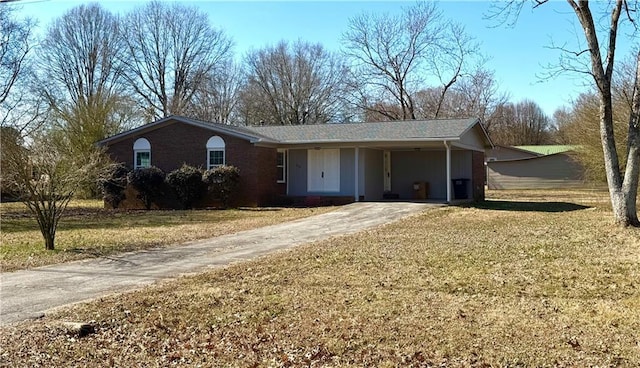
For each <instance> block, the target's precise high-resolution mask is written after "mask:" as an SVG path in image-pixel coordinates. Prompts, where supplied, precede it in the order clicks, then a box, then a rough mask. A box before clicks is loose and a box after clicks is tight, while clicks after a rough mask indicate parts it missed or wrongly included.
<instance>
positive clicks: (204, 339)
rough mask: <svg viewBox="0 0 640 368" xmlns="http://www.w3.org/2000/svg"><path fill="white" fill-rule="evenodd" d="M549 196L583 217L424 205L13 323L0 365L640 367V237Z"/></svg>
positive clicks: (603, 214) (531, 197)
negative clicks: (86, 326)
mask: <svg viewBox="0 0 640 368" xmlns="http://www.w3.org/2000/svg"><path fill="white" fill-rule="evenodd" d="M547 192H548V191H547ZM549 193H550V194H551V195H550V196H549V200H548V201H551V202H560V203H573V204H577V205H581V206H584V207H588V208H585V209H577V210H570V211H564V212H562V211H544V210H539V211H534V210H526V211H521V210H518V209H517V208H516V209H512V210H510V209H508V208H504V206H499V207H500V208H477V207H448V208H441V209H431V210H427V211H426V212H424V213H422V214H419V215H415V216H412V217H409V218H406V219H404V220H402V221H399V222H396V223H393V224H389V225H386V226H381V227H377V228H374V229H370V230H368V231H364V232H361V233H359V234H354V235H350V236H345V237H336V238H332V239H329V240H326V241H322V242H318V243H314V244H309V245H306V246H303V247H299V248H295V249H293V250H290V251H286V252H280V253H277V254H274V255H271V256H267V257H263V258H261V259H258V260H255V261H250V262H242V263H238V264H234V265H231V266H228V267H225V268H222V269H218V270H213V271H210V272H206V273H203V274H200V275H197V276H190V277H183V278H180V279H178V280H175V281H171V282H166V283H163V284H160V285H156V286H154V287H149V288H146V289H143V290H137V291H134V292H130V293H125V294H120V295H116V296H109V297H104V298H100V299H99V300H97V301H94V302H91V303H85V304H78V305H75V306H73V307H69V308H65V309H62V310H60V311H58V312H57V313H56V314H54V315H51V316H47V317H45V318H44V319H42V320H38V321H32V322H25V323H21V324H18V325H15V326H10V327H5V328H2V329H0V336H3V337H2V338H3V341H2V351H0V363H1V364H0V365H2V364H4V365H6V366H33V367H38V366H58V365H61V366H181V367H190V366H242V367H247V366H254V367H273V366H285V367H286V366H296V367H297V366H332V367H362V366H376V367H398V366H403V367H404V366H408V367H427V366H447V367H468V366H474V367H489V366H576V367H577V366H579V367H582V366H623V367H637V366H640V348H639V346H640V289H639V285H640V271H639V270H640V256H639V255H640V230H638V229H631V228H627V229H620V228H617V227H614V226H613V225H612V219H611V214H610V212H609V210H608V209H607V208H608V205H607V203H606V201H603V200H596V199H594V196H591V195H589V196H585V200H583V199H582V197H581V195H582V194H583V193H580V192H576V193H575V194H577V195H576V197H575V199H574V198H572V197H571V196H572V195H574V192H566V193H564V194H563V195H560V194H558V193H557V192H549ZM542 194H543V193H541V192H527V193H520V195H519V196H517V195H516V194H515V192H505V193H499V192H498V193H490V195H491V196H492V199H493V200H499V201H525V202H526V201H532V202H535V201H538V202H544V201H545V198H544V196H543V195H542ZM512 196H513V197H512ZM604 198H606V196H604ZM489 207H490V206H489ZM60 321H81V322H89V321H93V322H92V323H93V324H94V325H95V326H96V333H95V334H93V335H89V336H87V337H84V338H78V337H77V336H75V335H73V334H71V333H69V332H68V331H67V330H66V329H65V328H63V327H62V326H61V324H60Z"/></svg>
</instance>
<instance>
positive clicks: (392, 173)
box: [251, 119, 491, 202]
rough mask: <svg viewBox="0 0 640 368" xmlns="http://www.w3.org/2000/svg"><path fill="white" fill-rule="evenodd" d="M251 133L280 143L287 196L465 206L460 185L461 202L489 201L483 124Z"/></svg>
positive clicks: (487, 143)
mask: <svg viewBox="0 0 640 368" xmlns="http://www.w3.org/2000/svg"><path fill="white" fill-rule="evenodd" d="M251 130H252V131H254V132H256V133H259V134H261V135H264V136H267V137H270V138H272V139H274V140H276V141H278V142H279V143H278V145H277V148H278V150H279V151H280V152H282V154H283V156H284V157H285V159H283V161H284V162H286V164H285V166H286V167H285V171H286V179H285V180H284V181H285V183H286V194H287V195H288V196H296V197H305V196H320V197H322V196H333V197H350V198H352V199H353V200H354V201H378V200H383V199H399V200H415V199H420V200H422V199H426V200H433V201H439V202H451V201H453V200H454V199H463V198H456V196H454V184H453V180H455V179H459V180H457V182H458V183H459V184H461V185H464V187H463V188H464V190H463V191H462V192H461V193H458V194H459V197H460V194H461V196H462V197H467V198H468V199H475V200H480V199H484V173H485V172H484V150H485V148H489V147H491V141H490V140H489V137H488V136H487V134H486V132H485V130H484V128H483V127H482V124H481V123H480V121H479V120H478V119H459V120H458V119H456V120H411V121H393V122H380V123H360V124H324V125H312V126H269V127H252V128H251ZM427 187H428V188H427Z"/></svg>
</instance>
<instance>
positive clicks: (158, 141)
mask: <svg viewBox="0 0 640 368" xmlns="http://www.w3.org/2000/svg"><path fill="white" fill-rule="evenodd" d="M214 135H217V136H220V137H221V138H222V139H224V142H225V162H226V164H227V165H233V166H236V167H237V168H238V169H239V170H240V189H239V193H238V195H237V198H238V200H237V201H236V203H233V204H234V205H239V206H261V205H268V204H271V203H272V202H273V201H274V200H275V196H276V193H277V191H278V184H277V183H276V180H277V179H276V175H277V169H276V159H277V157H276V149H275V148H265V147H256V146H254V145H253V144H251V143H250V142H248V141H246V140H244V139H240V138H236V137H233V136H229V135H225V134H218V133H216V132H213V131H210V130H207V129H204V128H200V127H196V126H193V125H189V124H184V123H180V122H168V123H167V124H162V125H159V126H156V127H154V128H152V129H150V130H147V131H144V130H143V131H141V132H138V133H137V134H133V135H131V136H129V137H126V138H124V139H123V140H120V141H118V142H115V143H112V144H109V145H108V148H107V153H108V154H109V155H110V156H111V158H112V159H113V160H114V161H116V162H123V163H124V164H125V165H127V166H128V167H129V168H133V143H134V142H135V141H136V139H138V138H146V139H147V140H148V141H149V143H150V144H151V164H152V165H153V166H157V167H159V168H160V169H162V170H163V171H165V172H167V173H169V172H170V171H172V170H175V169H177V168H179V167H180V166H182V164H183V163H186V164H188V165H191V166H195V167H201V168H203V169H206V166H207V148H206V144H207V141H208V140H209V138H211V137H212V136H214Z"/></svg>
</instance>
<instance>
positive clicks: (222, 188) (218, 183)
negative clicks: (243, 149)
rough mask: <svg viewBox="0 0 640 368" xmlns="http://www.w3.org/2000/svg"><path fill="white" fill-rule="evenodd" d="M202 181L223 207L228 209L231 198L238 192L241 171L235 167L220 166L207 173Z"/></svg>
mask: <svg viewBox="0 0 640 368" xmlns="http://www.w3.org/2000/svg"><path fill="white" fill-rule="evenodd" d="M202 180H203V181H204V182H205V183H206V184H207V186H208V189H209V192H210V193H211V194H213V196H215V197H216V198H218V199H220V201H221V202H222V205H223V207H225V208H227V207H229V203H230V201H231V198H232V197H233V195H234V194H235V193H236V192H237V191H238V188H239V185H240V170H238V168H237V167H235V166H226V165H222V166H218V167H216V168H213V169H209V170H207V171H205V172H204V174H203V175H202Z"/></svg>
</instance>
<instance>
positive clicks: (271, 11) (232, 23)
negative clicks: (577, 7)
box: [20, 0, 631, 115]
mask: <svg viewBox="0 0 640 368" xmlns="http://www.w3.org/2000/svg"><path fill="white" fill-rule="evenodd" d="M20 3H21V6H22V11H21V13H22V14H23V15H25V16H31V17H33V18H36V19H38V20H39V23H40V26H41V27H42V28H44V27H46V25H47V24H48V23H49V22H50V21H51V20H52V19H54V18H56V17H58V16H61V15H62V14H64V12H66V11H67V10H69V9H70V8H72V7H74V6H76V5H78V4H81V3H83V1H79V0H76V1H64V0H23V1H21V2H20ZM100 3H101V4H102V5H103V6H105V7H106V8H107V9H109V10H111V11H113V12H115V13H123V12H126V11H128V10H130V9H132V8H134V7H136V6H138V5H141V4H143V2H140V1H123V0H120V1H118V0H107V1H104V0H103V1H101V2H100ZM184 3H187V4H190V5H195V6H197V7H198V8H200V9H202V10H203V11H205V12H207V13H208V14H209V18H210V21H211V23H212V24H213V25H214V26H215V27H217V28H221V29H223V30H224V31H225V32H226V33H227V35H228V36H230V37H231V38H232V39H233V40H234V43H235V51H236V54H237V55H239V56H241V55H243V54H244V53H245V52H246V51H247V50H250V49H252V48H260V47H262V46H265V45H271V44H275V43H277V42H278V41H280V40H290V41H294V40H297V39H302V40H305V41H310V42H318V43H321V44H323V45H324V46H325V47H326V48H327V49H329V50H335V51H338V50H339V48H340V38H341V35H342V33H343V32H344V31H345V30H346V29H347V24H348V21H349V18H350V17H353V16H355V15H358V14H360V13H361V12H364V11H367V12H375V13H384V12H387V13H395V12H399V11H400V10H401V8H402V7H403V6H410V5H411V4H412V2H401V1H395V2H383V1H352V2H339V1H278V2H273V1H193V2H184ZM491 5H492V4H491V3H490V2H487V1H441V2H440V3H439V6H440V8H441V9H442V11H443V14H444V16H445V17H447V18H450V19H454V20H457V21H458V22H460V23H461V24H463V25H464V26H465V27H466V30H467V32H468V33H470V34H471V35H473V36H474V37H475V38H476V40H477V41H479V42H480V45H481V46H480V47H481V51H482V52H483V53H484V54H485V55H487V56H488V57H489V58H490V59H489V61H488V63H487V67H488V68H490V69H492V70H494V71H495V76H496V79H497V80H498V82H499V85H500V88H501V89H502V90H503V91H505V92H507V93H508V94H509V96H510V98H511V100H512V101H514V102H515V101H519V100H521V99H525V98H528V99H532V100H534V101H536V102H537V103H538V104H540V106H542V108H543V109H544V110H545V112H546V113H547V114H549V115H551V114H552V113H553V111H555V109H556V108H558V107H560V106H562V105H565V104H568V103H570V101H571V99H572V98H574V97H576V96H577V95H578V94H579V93H580V92H581V91H584V90H585V89H586V88H587V87H585V80H584V79H581V78H583V77H580V76H578V75H575V74H565V75H562V76H560V77H556V78H554V79H550V80H544V79H542V78H541V77H540V76H541V75H543V74H544V73H545V70H546V69H545V66H547V65H549V64H553V63H555V62H557V61H558V57H559V55H560V52H559V51H557V50H552V49H550V48H549V46H550V45H551V43H552V42H554V43H556V44H565V43H567V42H568V43H569V45H576V44H577V43H576V42H578V40H579V41H581V37H582V34H581V32H582V30H581V28H580V26H579V24H578V23H577V20H575V15H574V14H573V12H572V10H571V9H570V7H569V5H568V4H567V3H566V2H565V1H551V2H549V3H548V4H545V5H544V6H541V7H539V8H537V9H535V10H532V9H531V8H530V6H528V5H527V6H526V7H525V8H524V9H523V10H522V13H521V14H520V18H519V20H518V22H517V23H516V25H515V26H514V27H508V26H506V25H502V26H497V27H496V24H495V23H496V22H495V21H491V20H486V19H485V16H486V15H487V13H488V11H489V10H490V7H491ZM620 41H621V43H620V45H619V48H618V60H621V59H622V58H623V57H627V56H628V55H629V52H630V49H631V41H630V40H629V38H628V37H621V38H620ZM588 82H590V81H588Z"/></svg>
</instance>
